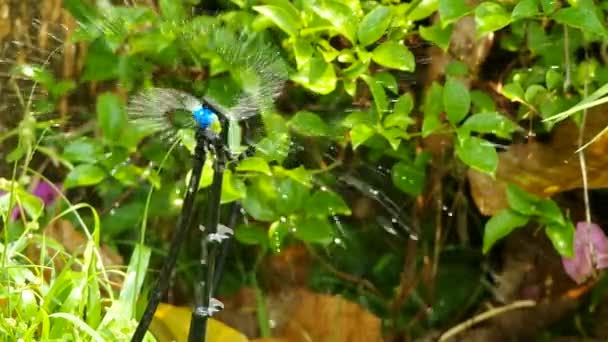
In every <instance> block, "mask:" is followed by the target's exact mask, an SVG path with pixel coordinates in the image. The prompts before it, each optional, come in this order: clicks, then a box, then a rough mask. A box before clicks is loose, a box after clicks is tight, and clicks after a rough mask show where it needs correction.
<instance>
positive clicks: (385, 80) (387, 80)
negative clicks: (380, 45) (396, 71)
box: [374, 71, 399, 95]
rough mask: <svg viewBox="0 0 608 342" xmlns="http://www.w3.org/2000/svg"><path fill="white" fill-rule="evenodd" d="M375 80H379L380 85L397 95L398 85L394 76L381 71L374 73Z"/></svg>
mask: <svg viewBox="0 0 608 342" xmlns="http://www.w3.org/2000/svg"><path fill="white" fill-rule="evenodd" d="M374 78H375V79H376V81H377V82H380V84H382V86H383V87H384V88H386V89H388V90H390V91H391V93H393V94H395V95H397V94H398V93H399V85H398V84H397V80H396V79H395V76H394V75H393V74H391V73H390V72H388V71H381V72H379V73H377V74H375V75H374Z"/></svg>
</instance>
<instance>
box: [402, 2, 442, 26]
mask: <svg viewBox="0 0 608 342" xmlns="http://www.w3.org/2000/svg"><path fill="white" fill-rule="evenodd" d="M411 6H415V7H414V9H411V8H410V7H411ZM438 7H439V4H438V1H437V0H422V1H419V2H410V3H406V4H404V3H401V4H400V5H398V6H397V11H398V12H399V14H403V15H405V14H406V13H407V17H405V18H404V19H405V20H409V21H418V20H420V19H425V18H428V17H430V16H431V15H433V14H434V13H435V12H437V9H438Z"/></svg>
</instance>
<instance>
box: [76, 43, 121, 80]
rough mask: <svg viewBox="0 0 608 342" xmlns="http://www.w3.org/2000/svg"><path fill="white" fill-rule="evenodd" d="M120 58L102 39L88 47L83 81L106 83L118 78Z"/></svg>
mask: <svg viewBox="0 0 608 342" xmlns="http://www.w3.org/2000/svg"><path fill="white" fill-rule="evenodd" d="M119 65H120V58H119V56H117V55H116V54H115V53H114V52H113V51H112V50H111V49H110V48H109V47H108V45H107V44H105V42H104V41H103V40H102V39H99V40H96V41H95V42H93V43H92V44H90V45H89V46H88V49H87V56H86V59H85V62H84V71H83V73H82V80H83V81H106V80H111V79H116V78H118V76H119Z"/></svg>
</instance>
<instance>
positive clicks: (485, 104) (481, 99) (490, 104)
mask: <svg viewBox="0 0 608 342" xmlns="http://www.w3.org/2000/svg"><path fill="white" fill-rule="evenodd" d="M471 102H472V103H473V107H474V108H475V111H477V112H495V111H496V105H495V104H494V100H492V98H491V97H490V95H488V94H487V93H485V92H483V91H481V90H473V91H471Z"/></svg>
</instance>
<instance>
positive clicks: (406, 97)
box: [383, 93, 414, 130]
mask: <svg viewBox="0 0 608 342" xmlns="http://www.w3.org/2000/svg"><path fill="white" fill-rule="evenodd" d="M412 109H414V99H413V98H412V94H411V93H405V94H403V95H401V96H399V99H397V102H395V107H394V108H393V112H392V113H390V114H389V115H387V116H385V117H384V122H383V124H384V128H389V127H399V128H401V129H403V130H405V129H406V128H407V127H408V126H409V125H411V124H413V123H414V119H412V118H410V117H409V114H410V112H411V111H412Z"/></svg>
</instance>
